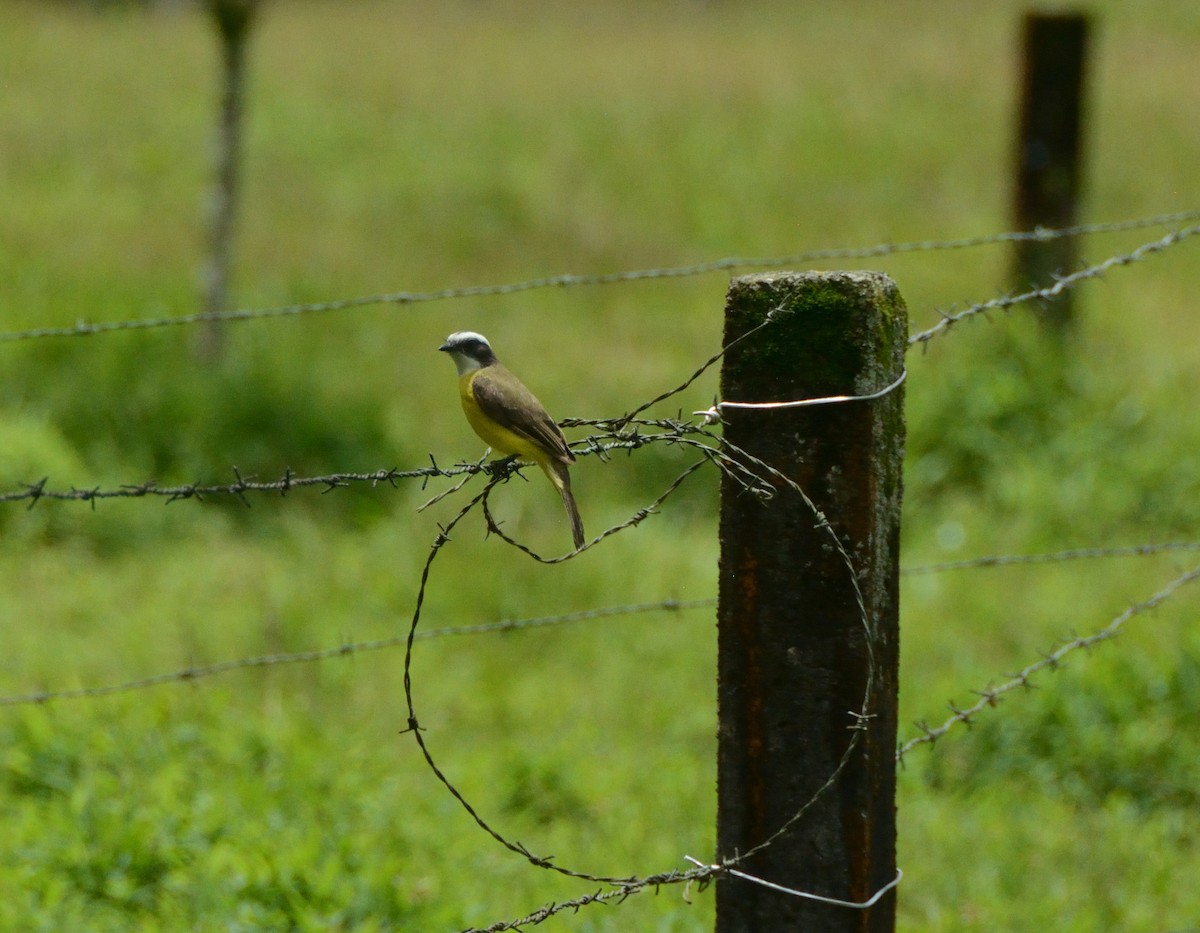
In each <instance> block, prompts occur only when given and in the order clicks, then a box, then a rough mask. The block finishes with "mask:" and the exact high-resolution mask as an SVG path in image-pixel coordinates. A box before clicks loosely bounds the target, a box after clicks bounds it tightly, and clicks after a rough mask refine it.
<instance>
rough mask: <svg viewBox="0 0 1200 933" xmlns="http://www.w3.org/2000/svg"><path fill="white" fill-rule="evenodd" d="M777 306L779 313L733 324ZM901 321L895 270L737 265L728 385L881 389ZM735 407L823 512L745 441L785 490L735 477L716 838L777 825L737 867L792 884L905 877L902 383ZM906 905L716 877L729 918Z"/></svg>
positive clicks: (723, 586) (855, 921) (874, 927)
mask: <svg viewBox="0 0 1200 933" xmlns="http://www.w3.org/2000/svg"><path fill="white" fill-rule="evenodd" d="M768 314H770V315H771V317H772V321H771V323H770V324H769V325H768V326H766V327H764V328H762V329H761V330H760V331H758V332H757V333H755V334H753V335H752V336H750V337H748V338H747V339H745V340H743V341H740V342H737V343H734V342H735V341H737V339H738V338H739V337H741V336H742V335H743V334H746V333H747V332H748V331H750V330H752V329H753V328H755V327H757V326H759V325H760V324H762V322H763V320H764V318H765V317H766V316H767V315H768ZM906 336H907V318H906V312H905V308H904V303H903V301H902V299H901V298H900V295H899V293H898V292H897V290H896V287H895V285H894V283H893V282H892V281H891V280H890V279H889V278H888V277H887V276H884V275H882V274H879V273H872V272H833V273H774V274H770V275H753V276H746V277H743V278H739V279H735V280H734V281H733V283H732V284H731V285H730V288H729V294H728V298H727V304H726V317H725V344H726V345H727V346H728V345H730V344H731V343H732V344H733V346H732V347H731V348H730V350H729V351H728V353H727V354H726V356H725V362H724V369H723V373H722V387H721V392H722V398H723V399H725V400H727V401H740V402H762V401H791V400H797V399H803V398H814V397H823V396H831V395H865V394H868V393H870V392H874V391H876V390H878V389H879V388H881V387H883V386H886V385H888V384H889V383H891V382H892V381H893V380H894V379H895V378H896V376H897V375H898V374H899V372H900V371H901V368H902V366H903V364H904V351H905V346H906ZM723 417H724V420H725V429H724V430H725V438H726V439H727V440H728V441H729V442H730V443H731V444H733V445H736V447H737V448H740V449H741V450H743V451H745V452H746V453H747V454H750V455H751V456H752V457H754V458H757V459H759V460H761V461H763V462H764V463H766V464H767V465H769V467H770V468H771V469H773V470H777V471H778V472H779V474H781V475H782V476H783V477H786V478H787V480H789V481H791V482H792V483H795V484H796V485H798V486H799V487H800V488H801V489H802V490H804V492H805V493H806V494H807V495H808V496H809V497H810V498H811V499H812V501H813V502H814V504H815V505H816V506H817V508H819V509H820V510H821V512H822V513H823V514H824V516H825V517H827V518H828V520H829V524H830V528H825V527H822V525H821V521H820V519H819V518H818V516H817V515H815V514H814V512H813V511H812V509H811V508H809V506H808V505H806V504H805V502H804V500H803V498H802V497H801V496H800V495H799V494H798V493H797V492H796V491H795V490H794V489H792V488H790V487H789V485H788V483H787V482H784V481H783V480H781V479H780V477H779V476H775V475H764V470H763V468H762V467H761V466H756V465H755V464H753V462H752V461H746V463H747V465H749V466H750V467H751V468H753V469H755V471H756V472H757V473H758V474H759V475H760V476H764V478H765V479H767V480H768V481H769V482H771V484H772V485H773V486H774V487H775V488H776V493H775V496H774V497H773V498H772V499H770V500H768V501H765V502H764V501H760V500H759V499H757V498H755V497H754V496H753V495H752V494H751V493H749V492H747V491H746V490H745V489H744V488H743V487H742V486H741V485H740V484H739V483H738V482H737V480H736V479H735V478H732V477H730V476H726V477H725V478H724V479H723V481H722V488H721V566H720V606H719V609H718V673H719V683H718V701H719V708H720V713H719V715H720V725H719V733H720V734H719V748H718V764H717V772H718V805H717V807H718V809H717V847H718V853H717V854H718V858H719V859H722V860H728V859H732V858H735V857H738V856H741V855H743V854H745V853H747V852H750V851H751V850H753V849H755V847H758V846H761V845H762V843H764V842H765V841H767V840H772V841H771V842H770V844H769V845H767V846H765V847H763V848H761V849H758V850H757V851H755V852H754V853H753V854H751V855H750V856H749V857H748V858H745V859H744V860H742V861H740V862H739V863H738V866H737V867H738V868H740V869H741V870H742V871H745V872H748V873H749V874H751V875H755V876H756V877H761V878H764V879H766V880H768V881H771V882H774V883H776V884H781V885H784V886H786V887H789V888H793V889H799V890H803V891H807V892H812V893H815V894H819V895H824V896H829V897H834V898H839V899H842V900H851V901H865V900H867V899H868V898H869V897H870V896H871V895H872V894H873V893H875V891H877V890H879V889H880V888H882V887H883V886H884V885H885V884H887V883H888V882H889V881H891V880H892V879H893V878H894V877H895V738H896V695H897V673H898V643H899V635H898V605H897V603H898V580H899V528H900V517H899V516H900V497H901V467H902V461H903V444H904V415H903V392H902V390H901V389H898V390H896V391H895V392H892V393H890V394H888V395H886V396H884V397H882V398H880V399H876V400H873V401H853V402H848V403H842V404H836V405H829V406H822V407H815V408H795V409H777V410H753V411H748V410H731V409H726V410H725V412H724V415H723ZM733 456H735V457H736V456H737V454H736V453H734V454H733ZM830 529H832V531H833V533H835V534H836V535H837V537H838V540H839V541H840V542H841V545H842V547H843V548H844V550H845V554H844V555H843V553H842V552H841V550H839V548H838V547H837V545H836V543H835V542H834V539H833V538H832V537H831V534H830ZM847 558H848V559H849V563H850V564H852V565H853V568H854V573H853V574H852V572H851V569H850V567H849V566H848V565H847ZM856 581H857V584H858V589H857V590H856V588H855V582H856ZM859 592H861V595H862V599H863V603H864V604H865V607H866V615H867V620H866V625H865V626H864V618H863V612H862V609H861V608H860V606H859V603H858V594H859ZM868 639H869V643H868ZM868 687H869V693H868ZM864 696H866V699H867V701H868V712H869V714H870V717H871V718H869V719H867V720H866V721H865V723H864V724H863V728H862V730H861V731H860V732H858V733H857V735H858V740H857V745H856V746H855V747H854V748H853V750H852V751H851V753H850V757H849V758H848V759H847V764H846V767H845V768H844V769H843V770H842V771H841V772H840V773H838V776H837V778H836V780H835V782H834V783H833V785H832V786H830V787H828V788H825V789H824V790H822V785H824V784H825V783H826V782H827V781H828V780H829V778H830V776H831V775H832V774H834V773H835V772H836V771H837V769H838V766H839V762H840V761H841V759H842V758H843V756H844V754H845V753H846V750H847V747H848V746H849V744H850V743H851V741H852V737H853V736H854V735H855V734H856V733H855V731H854V728H853V727H855V726H856V725H858V721H857V719H856V717H855V714H856V713H859V712H861V711H862V710H863V702H864ZM814 798H815V802H814ZM810 802H811V805H810V806H809V804H810ZM806 806H807V809H805V811H804V813H803V815H802V816H801V817H800V818H799V819H797V820H795V821H794V822H792V823H791V825H790V826H788V829H787V831H786V832H784V833H782V834H780V835H776V834H777V833H778V832H779V830H780V829H781V827H783V826H785V825H787V824H788V823H789V821H790V820H792V818H793V817H794V815H795V814H796V813H797V812H799V811H800V810H801V809H802V808H805V807H806ZM772 837H774V838H773V839H772ZM894 918H895V895H894V894H890V893H889V894H888V895H887V896H885V897H884V898H882V899H881V900H880V901H879V902H878V904H876V905H875V906H874V907H873V908H871V909H870V910H866V911H857V910H852V909H847V908H844V907H836V906H831V905H827V904H820V903H814V902H812V901H807V900H802V899H799V898H795V897H790V896H788V895H786V894H781V893H779V892H776V891H771V890H768V889H766V888H763V887H761V886H758V885H754V884H750V883H747V882H744V881H741V880H739V879H736V878H727V879H725V880H723V881H722V882H721V883H720V885H719V886H718V889H717V931H718V933H742V931H751V930H785V929H788V930H791V929H796V930H800V929H803V930H818V931H824V930H831V931H832V930H836V931H842V930H847V931H849V930H861V931H882V930H891V929H893V927H894Z"/></svg>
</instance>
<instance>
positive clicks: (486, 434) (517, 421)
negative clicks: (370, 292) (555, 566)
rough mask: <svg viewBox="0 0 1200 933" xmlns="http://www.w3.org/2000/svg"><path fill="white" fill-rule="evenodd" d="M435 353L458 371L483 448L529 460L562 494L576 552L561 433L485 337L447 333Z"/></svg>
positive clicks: (578, 531) (577, 530) (568, 460)
mask: <svg viewBox="0 0 1200 933" xmlns="http://www.w3.org/2000/svg"><path fill="white" fill-rule="evenodd" d="M438 350H440V351H443V352H445V353H449V354H450V358H451V359H453V360H454V365H455V367H456V368H457V370H458V394H459V400H460V401H461V402H462V408H463V413H464V414H466V416H467V421H468V422H469V423H470V425H471V427H472V428H473V429H474V431H475V433H476V434H478V435H479V437H480V438H481V439H482V440H483V442H484V443H485V444H487V445H488V446H489V447H491V448H492V449H493V450H495V451H497V452H498V453H500V454H503V455H505V456H516V457H520V458H521V459H523V460H532V461H533V462H534V463H536V464H537V465H538V466H539V467H541V468H542V472H544V473H545V474H546V477H547V478H548V479H549V480H550V482H551V483H552V484H553V485H554V488H555V489H557V490H558V492H559V495H561V496H562V501H563V506H564V507H565V508H566V510H567V518H568V519H570V522H571V536H572V538H573V539H574V541H575V549H576V550H579V549H580V548H581V547H583V544H584V540H585V539H584V535H583V520H582V519H581V518H580V516H579V508H578V506H577V505H576V504H575V497H574V496H573V495H572V494H571V476H570V474H569V473H568V472H567V468H568V467H569V466H570V465H571V464H572V463H574V462H575V455H574V454H572V453H571V449H570V448H569V447H568V446H567V441H566V439H565V438H564V437H563V433H562V431H561V430H560V429H559V427H558V425H557V424H556V423H555V422H554V419H553V418H551V417H550V415H549V414H547V412H546V409H545V408H544V407H543V406H542V403H541V402H539V401H538V400H537V398H536V397H535V396H534V394H533V393H532V392H530V391H529V390H528V389H527V388H525V385H524V383H522V382H521V380H520V379H518V378H517V377H516V376H514V375H513V374H512V373H511V372H509V371H508V370H507V369H506V368H505V367H504V366H503V365H502V364H501V362H500V361H499V360H498V359H497V358H496V354H495V352H494V351H493V350H492V345H491V344H490V343H488V341H487V338H486V337H484V336H483V335H482V334H477V333H475V332H474V331H470V330H464V331H458V332H457V333H453V334H451V335H450V336H449V337H447V338H446V342H445V343H443V344H442V345H441V346H440V347H438Z"/></svg>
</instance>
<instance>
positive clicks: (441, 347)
mask: <svg viewBox="0 0 1200 933" xmlns="http://www.w3.org/2000/svg"><path fill="white" fill-rule="evenodd" d="M438 350H445V351H446V352H449V351H450V344H448V343H443V344H442V345H441V346H440V347H438Z"/></svg>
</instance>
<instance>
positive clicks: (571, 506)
mask: <svg viewBox="0 0 1200 933" xmlns="http://www.w3.org/2000/svg"><path fill="white" fill-rule="evenodd" d="M542 469H543V470H545V471H546V476H548V477H549V478H550V482H552V483H553V484H554V488H555V489H557V490H558V491H559V493H560V494H561V495H562V501H563V506H564V507H565V508H566V510H567V518H569V519H570V520H571V537H572V538H574V540H575V549H576V550H579V549H580V548H581V547H583V543H584V541H585V540H586V539H585V538H584V536H583V519H582V518H580V517H579V506H577V505H576V504H575V497H574V496H573V495H571V474H570V473H569V472H567V465H566V464H565V463H561V462H560V461H558V460H550V461H548V462H546V463H543V464H542Z"/></svg>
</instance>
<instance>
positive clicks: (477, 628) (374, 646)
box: [0, 510, 1200, 706]
mask: <svg viewBox="0 0 1200 933" xmlns="http://www.w3.org/2000/svg"><path fill="white" fill-rule="evenodd" d="M647 514H650V513H649V511H648V510H647ZM509 543H510V544H514V545H515V546H516V547H522V545H520V544H519V543H517V542H512V541H509ZM1172 551H1200V541H1172V542H1166V543H1161V544H1137V545H1129V546H1126V547H1114V548H1075V549H1072V550H1067V551H1054V552H1049V553H1042V554H1000V555H990V556H987V557H976V558H971V559H969V560H961V561H950V562H947V563H941V564H925V565H921V566H917V567H902V568H901V569H900V573H901V575H902V576H907V575H920V574H933V573H944V572H948V571H955V570H970V569H979V568H987V567H1008V566H1017V565H1030V564H1046V563H1060V562H1066V561H1073V560H1085V559H1102V558H1118V557H1134V556H1149V555H1154V554H1162V553H1166V552H1172ZM531 556H533V557H534V558H535V559H537V560H542V561H544V562H547V563H550V562H558V561H560V560H561V558H549V559H547V558H542V557H540V556H539V555H536V554H535V555H531ZM716 605H717V600H716V597H707V598H699V599H674V598H667V599H662V600H659V601H657V602H650V603H633V604H629V605H619V606H601V607H598V608H595V609H582V610H579V611H576V612H567V613H561V614H559V615H551V616H535V617H532V618H526V619H500V620H498V621H495V622H482V623H479V624H477V625H458V626H447V627H444V628H438V629H431V630H429V631H422V632H418V633H417V636H416V637H417V641H425V640H427V639H434V638H444V637H454V636H462V635H488V634H494V633H497V632H516V631H521V630H523V629H537V628H549V627H554V626H560V625H572V624H576V623H582V622H590V621H594V620H600V619H609V618H613V617H617V616H627V615H637V614H644V613H651V612H685V611H689V610H695V609H712V608H715V607H716ZM405 642H406V636H392V637H390V638H380V639H375V640H372V641H360V642H342V643H341V644H338V645H334V646H332V647H327V648H318V649H314V650H311V651H293V652H277V653H274V654H265V655H255V656H250V657H243V658H234V659H231V660H228V661H218V662H215V663H213V664H205V665H191V666H188V667H185V668H179V669H176V670H172V671H167V672H164V673H160V674H152V675H150V676H148V677H142V678H137V679H134V680H126V681H120V682H117V683H111V684H103V685H100V686H96V687H79V688H74V689H70V690H39V691H36V692H32V693H24V694H12V695H8V696H0V706H22V705H38V704H44V703H51V702H54V701H57V700H80V699H97V698H101V697H106V696H112V695H113V694H118V693H127V692H129V691H133V690H142V689H149V688H152V687H160V686H165V685H168V684H175V683H193V682H195V681H197V680H203V679H205V678H209V677H216V676H219V675H222V674H227V673H231V672H233V671H238V670H247V669H253V668H261V667H273V666H277V665H287V664H304V663H316V662H320V661H328V660H331V659H334V658H345V657H350V656H352V655H356V654H363V653H367V652H372V651H382V650H386V649H390V648H398V647H401V646H403V645H404V644H405Z"/></svg>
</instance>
